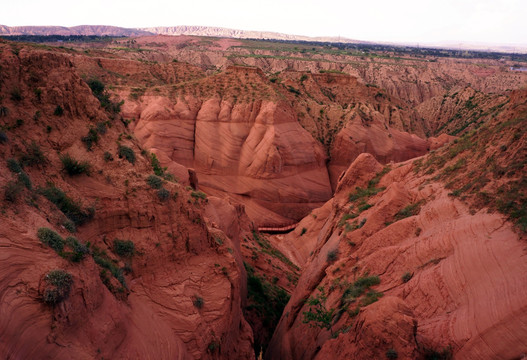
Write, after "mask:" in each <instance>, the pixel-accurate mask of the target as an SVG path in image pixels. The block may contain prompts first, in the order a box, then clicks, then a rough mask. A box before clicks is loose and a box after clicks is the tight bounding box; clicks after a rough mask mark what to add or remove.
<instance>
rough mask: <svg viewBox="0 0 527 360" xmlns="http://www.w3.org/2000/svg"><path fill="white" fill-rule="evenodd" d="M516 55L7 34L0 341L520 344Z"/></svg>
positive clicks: (34, 344)
mask: <svg viewBox="0 0 527 360" xmlns="http://www.w3.org/2000/svg"><path fill="white" fill-rule="evenodd" d="M85 30H86V31H88V30H89V29H85ZM92 30H93V31H99V30H100V31H102V30H103V29H98V28H93V29H92ZM107 30H108V31H110V32H111V31H121V30H119V29H107ZM79 31H80V30H79ZM83 31H84V30H83ZM90 31H91V30H90ZM112 36H118V35H112ZM119 36H120V35H119ZM512 63H513V61H512V60H495V59H491V58H474V59H468V58H461V57H460V58H458V57H452V56H448V57H444V58H442V57H433V56H430V55H426V56H423V55H422V54H412V55H410V54H406V55H402V54H400V53H397V52H396V51H395V50H390V51H388V50H386V48H382V49H380V50H379V49H377V50H373V49H370V50H368V51H367V52H356V51H355V50H351V49H340V48H338V47H331V46H328V45H324V44H293V43H284V42H270V41H256V40H242V39H226V38H211V37H196V36H187V35H185V36H159V35H147V36H140V37H126V38H104V39H97V38H92V39H84V40H83V39H82V38H79V39H76V40H75V41H72V42H68V43H54V42H48V43H46V42H45V43H39V44H32V43H17V42H12V41H7V40H0V223H1V224H2V226H0V246H1V247H2V249H3V250H2V262H1V265H0V299H2V301H1V302H0V314H3V316H0V338H1V339H2V341H1V342H0V357H2V358H35V357H44V358H54V359H70V358H81V359H93V358H97V359H102V358H111V359H114V358H115V359H126V358H159V359H174V358H176V359H254V358H257V357H259V356H265V358H268V359H279V358H280V359H326V358H327V359H333V358H336V357H338V358H347V357H352V358H356V359H372V358H379V359H383V358H389V359H392V358H399V359H448V358H452V357H453V358H455V359H482V358H512V359H515V358H520V357H521V356H522V354H523V353H525V352H526V351H527V348H526V346H527V344H526V343H525V340H524V339H525V338H527V330H526V329H525V326H524V324H525V323H526V322H527V318H525V316H524V315H523V314H524V313H526V311H525V310H526V307H527V303H526V301H525V299H527V296H526V295H527V288H526V287H525V284H526V283H527V282H526V280H527V278H526V277H525V273H526V271H525V270H527V269H526V267H527V263H526V262H525V239H526V238H525V231H526V226H527V212H526V209H525V204H526V203H527V201H526V197H527V193H526V191H527V186H526V185H527V184H526V183H525V179H526V175H527V174H526V170H525V165H526V163H525V162H526V160H525V159H527V153H526V151H527V150H526V138H525V136H526V135H525V128H526V126H525V125H526V124H527V117H526V116H527V105H526V104H527V91H526V90H525V86H526V84H527V73H522V72H514V71H511V70H510V69H509V67H510V66H511V64H512Z"/></svg>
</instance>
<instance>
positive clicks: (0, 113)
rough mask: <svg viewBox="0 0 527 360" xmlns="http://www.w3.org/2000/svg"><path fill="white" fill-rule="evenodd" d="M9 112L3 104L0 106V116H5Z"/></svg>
mask: <svg viewBox="0 0 527 360" xmlns="http://www.w3.org/2000/svg"><path fill="white" fill-rule="evenodd" d="M8 114H9V109H8V108H7V107H5V106H0V117H3V116H7V115H8Z"/></svg>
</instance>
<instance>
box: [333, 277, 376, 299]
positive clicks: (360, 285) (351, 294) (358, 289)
mask: <svg viewBox="0 0 527 360" xmlns="http://www.w3.org/2000/svg"><path fill="white" fill-rule="evenodd" d="M380 283H381V279H380V278H379V277H378V276H364V277H360V278H358V279H357V280H356V281H355V282H354V283H353V284H351V285H350V286H348V287H347V288H346V290H344V293H343V294H342V298H343V300H344V301H350V300H354V299H356V298H358V297H360V296H361V295H362V294H364V292H365V291H366V290H368V289H369V288H370V287H372V286H375V285H378V284H380Z"/></svg>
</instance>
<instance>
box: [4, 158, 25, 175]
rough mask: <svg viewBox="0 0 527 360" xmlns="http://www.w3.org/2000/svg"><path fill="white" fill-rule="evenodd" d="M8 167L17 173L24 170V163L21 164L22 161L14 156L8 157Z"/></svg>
mask: <svg viewBox="0 0 527 360" xmlns="http://www.w3.org/2000/svg"><path fill="white" fill-rule="evenodd" d="M7 168H8V169H9V170H10V171H11V172H14V173H15V174H18V173H20V172H22V165H20V163H19V162H18V161H17V160H16V159H13V158H10V159H7Z"/></svg>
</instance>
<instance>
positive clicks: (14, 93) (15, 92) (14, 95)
mask: <svg viewBox="0 0 527 360" xmlns="http://www.w3.org/2000/svg"><path fill="white" fill-rule="evenodd" d="M10 95H11V100H13V101H15V102H19V101H22V99H23V97H22V92H21V91H20V89H19V88H17V87H16V88H13V89H12V90H11V92H10Z"/></svg>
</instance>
